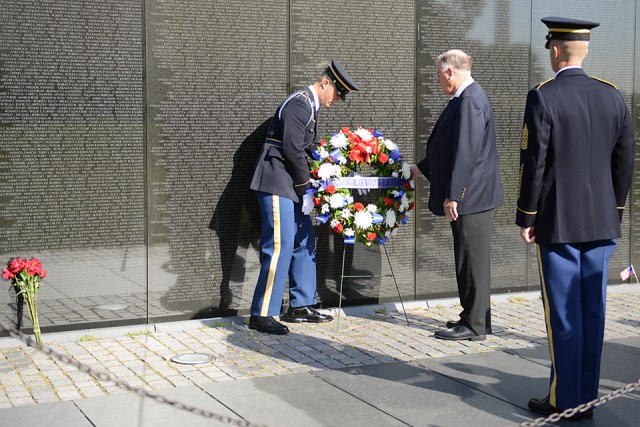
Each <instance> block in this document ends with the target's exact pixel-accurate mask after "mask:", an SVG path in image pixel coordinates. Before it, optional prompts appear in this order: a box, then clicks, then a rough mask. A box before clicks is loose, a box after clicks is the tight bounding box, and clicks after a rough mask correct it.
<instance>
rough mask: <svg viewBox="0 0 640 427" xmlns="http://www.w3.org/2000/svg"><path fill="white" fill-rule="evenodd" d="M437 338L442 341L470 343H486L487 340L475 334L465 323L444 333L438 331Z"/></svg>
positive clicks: (483, 336)
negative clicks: (467, 341)
mask: <svg viewBox="0 0 640 427" xmlns="http://www.w3.org/2000/svg"><path fill="white" fill-rule="evenodd" d="M435 337H436V338H440V339H441V340H453V341H460V340H470V341H484V339H485V338H486V336H485V335H478V334H476V333H475V332H473V331H472V330H471V329H470V328H469V327H468V326H467V325H465V324H464V323H458V324H457V325H456V326H454V327H453V328H449V329H447V330H444V331H436V333H435Z"/></svg>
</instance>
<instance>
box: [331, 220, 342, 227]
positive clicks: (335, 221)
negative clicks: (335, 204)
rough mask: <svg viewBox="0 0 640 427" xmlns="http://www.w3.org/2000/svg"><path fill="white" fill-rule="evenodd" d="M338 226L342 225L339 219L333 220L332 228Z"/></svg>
mask: <svg viewBox="0 0 640 427" xmlns="http://www.w3.org/2000/svg"><path fill="white" fill-rule="evenodd" d="M338 224H340V221H338V220H337V219H332V220H331V228H336V225H338Z"/></svg>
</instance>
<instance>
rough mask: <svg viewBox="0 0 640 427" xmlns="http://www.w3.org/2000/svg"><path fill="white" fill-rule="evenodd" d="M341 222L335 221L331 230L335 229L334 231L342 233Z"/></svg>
mask: <svg viewBox="0 0 640 427" xmlns="http://www.w3.org/2000/svg"><path fill="white" fill-rule="evenodd" d="M342 229H343V228H342V224H340V223H337V224H336V226H335V227H333V231H335V232H336V233H342Z"/></svg>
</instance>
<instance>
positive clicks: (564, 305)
mask: <svg viewBox="0 0 640 427" xmlns="http://www.w3.org/2000/svg"><path fill="white" fill-rule="evenodd" d="M615 246H616V241H615V240H603V241H597V242H587V243H574V244H539V245H537V248H538V267H539V268H540V282H541V285H542V300H543V304H544V314H545V322H546V326H547V337H548V340H549V351H550V355H551V384H550V387H549V403H551V405H553V406H555V407H557V408H559V409H568V408H573V407H575V406H578V405H580V404H582V403H586V402H588V401H590V400H593V399H595V398H596V397H597V396H598V383H599V379H600V360H601V356H602V344H603V339H604V320H605V304H606V294H607V272H608V271H607V269H608V264H609V258H611V255H612V254H613V250H614V249H615Z"/></svg>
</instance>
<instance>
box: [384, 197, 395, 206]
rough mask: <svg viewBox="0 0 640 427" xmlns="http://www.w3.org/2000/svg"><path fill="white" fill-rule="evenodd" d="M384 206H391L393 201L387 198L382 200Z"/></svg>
mask: <svg viewBox="0 0 640 427" xmlns="http://www.w3.org/2000/svg"><path fill="white" fill-rule="evenodd" d="M384 204H385V205H387V206H391V205H393V199H390V198H389V197H385V198H384Z"/></svg>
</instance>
